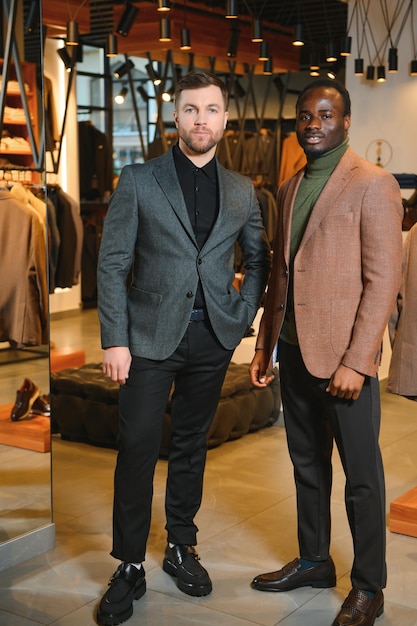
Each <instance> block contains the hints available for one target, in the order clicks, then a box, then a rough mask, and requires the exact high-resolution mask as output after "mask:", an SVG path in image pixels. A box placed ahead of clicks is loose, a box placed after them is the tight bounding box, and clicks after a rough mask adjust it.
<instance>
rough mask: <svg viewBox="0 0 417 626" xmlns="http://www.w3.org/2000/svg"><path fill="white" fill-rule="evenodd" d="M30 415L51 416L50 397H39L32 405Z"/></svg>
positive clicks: (43, 395) (44, 395)
mask: <svg viewBox="0 0 417 626" xmlns="http://www.w3.org/2000/svg"><path fill="white" fill-rule="evenodd" d="M30 415H43V416H44V417H50V416H51V405H50V404H49V396H48V395H46V394H42V395H41V396H38V397H37V398H36V400H35V402H34V403H33V405H32V408H31V410H30Z"/></svg>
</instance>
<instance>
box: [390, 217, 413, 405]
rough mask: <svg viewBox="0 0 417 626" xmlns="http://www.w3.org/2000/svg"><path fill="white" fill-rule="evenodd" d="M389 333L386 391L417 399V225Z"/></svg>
mask: <svg viewBox="0 0 417 626" xmlns="http://www.w3.org/2000/svg"><path fill="white" fill-rule="evenodd" d="M389 332H390V339H391V345H392V356H391V362H390V368H389V373H388V381H387V391H389V392H390V393H396V394H398V395H400V396H405V397H407V398H410V399H412V400H417V224H415V225H414V226H413V227H412V228H411V230H410V231H409V233H408V235H407V238H406V240H405V242H404V255H403V280H402V284H401V288H400V292H399V294H398V298H397V304H396V306H395V309H394V311H393V312H392V315H391V318H390V321H389Z"/></svg>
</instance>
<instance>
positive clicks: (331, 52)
mask: <svg viewBox="0 0 417 626" xmlns="http://www.w3.org/2000/svg"><path fill="white" fill-rule="evenodd" d="M326 61H327V63H334V62H335V61H337V54H336V46H335V45H334V41H329V43H328V44H327V46H326Z"/></svg>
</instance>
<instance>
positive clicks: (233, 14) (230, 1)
mask: <svg viewBox="0 0 417 626" xmlns="http://www.w3.org/2000/svg"><path fill="white" fill-rule="evenodd" d="M225 17H226V18H227V19H228V20H234V19H236V18H237V17H238V15H237V0H226V15H225Z"/></svg>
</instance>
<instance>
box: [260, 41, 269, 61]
mask: <svg viewBox="0 0 417 626" xmlns="http://www.w3.org/2000/svg"><path fill="white" fill-rule="evenodd" d="M268 59H269V46H268V42H267V41H266V40H265V39H264V40H263V41H261V43H260V44H259V56H258V60H259V61H268Z"/></svg>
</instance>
